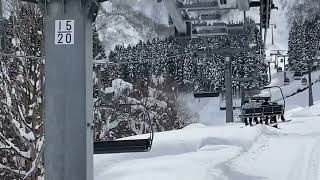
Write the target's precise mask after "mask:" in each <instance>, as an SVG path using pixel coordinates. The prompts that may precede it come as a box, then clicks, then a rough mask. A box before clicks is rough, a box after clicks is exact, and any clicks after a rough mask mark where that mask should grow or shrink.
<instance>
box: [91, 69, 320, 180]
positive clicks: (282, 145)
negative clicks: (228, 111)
mask: <svg viewBox="0 0 320 180" xmlns="http://www.w3.org/2000/svg"><path fill="white" fill-rule="evenodd" d="M277 76H279V77H277ZM274 77H275V79H276V78H281V74H278V75H275V76H274ZM298 84H299V83H291V85H288V86H287V87H291V89H292V88H297V87H299V85H298ZM278 85H281V84H278ZM289 89H290V88H284V91H285V94H289V93H290V91H289ZM313 90H314V100H315V102H316V103H315V105H314V106H312V107H306V106H307V99H308V98H307V97H308V93H307V91H304V92H302V93H298V94H296V95H294V96H291V97H289V98H287V108H286V110H287V111H286V115H285V117H286V119H291V120H292V121H291V122H289V123H283V124H279V127H280V129H275V128H272V127H269V126H266V125H256V126H253V127H244V125H243V124H240V123H233V124H227V125H226V124H225V123H224V121H225V120H224V118H225V117H224V113H225V112H224V111H220V110H219V103H218V102H219V98H208V99H203V100H201V101H200V102H199V101H198V100H193V99H192V97H188V96H186V98H187V99H188V98H189V102H190V104H189V106H190V107H191V108H193V110H194V111H197V112H199V114H200V119H201V122H202V124H192V125H189V126H187V127H185V128H183V129H181V130H175V131H169V132H161V133H156V134H155V139H154V144H153V147H152V150H151V152H146V153H130V154H111V155H95V156H94V166H95V179H96V180H104V179H106V178H112V179H113V180H126V179H131V180H140V179H146V178H152V179H154V180H164V179H165V180H176V179H184V180H194V179H197V180H212V179H218V180H248V179H249V180H260V179H266V180H274V179H277V180H289V179H290V180H292V179H293V180H302V179H303V180H316V179H319V178H320V129H319V127H320V121H319V120H320V110H319V109H320V94H319V92H320V83H315V84H314V86H313ZM205 124H207V125H205ZM208 125H211V126H208ZM212 125H214V126H212ZM142 136H143V135H141V136H137V137H130V138H140V137H142Z"/></svg>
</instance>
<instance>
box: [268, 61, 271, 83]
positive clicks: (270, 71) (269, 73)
mask: <svg viewBox="0 0 320 180" xmlns="http://www.w3.org/2000/svg"><path fill="white" fill-rule="evenodd" d="M268 68H269V82H271V66H270V62H268Z"/></svg>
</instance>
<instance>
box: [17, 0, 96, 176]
mask: <svg viewBox="0 0 320 180" xmlns="http://www.w3.org/2000/svg"><path fill="white" fill-rule="evenodd" d="M23 1H28V2H33V3H37V4H38V5H39V6H40V7H41V9H42V13H43V16H44V31H45V59H46V65H45V79H46V81H45V152H44V158H45V160H44V162H45V165H44V167H45V179H46V180H92V179H93V96H92V94H93V92H92V91H93V88H92V87H93V85H92V61H93V60H92V59H93V57H92V56H93V55H92V46H93V45H92V22H93V21H94V20H95V18H96V15H97V12H98V9H99V2H100V1H99V2H98V1H95V0H23Z"/></svg>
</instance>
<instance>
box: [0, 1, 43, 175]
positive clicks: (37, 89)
mask: <svg viewBox="0 0 320 180" xmlns="http://www.w3.org/2000/svg"><path fill="white" fill-rule="evenodd" d="M5 29H6V31H5V33H6V34H5V45H6V46H5V49H4V52H5V53H8V54H12V53H14V54H18V55H26V56H43V43H42V40H43V33H42V29H43V25H42V15H41V13H40V10H39V8H37V7H36V6H35V5H31V4H23V5H22V6H19V9H17V11H14V12H12V13H11V14H10V17H9V19H7V20H5ZM0 63H1V64H0V82H1V85H0V104H1V113H0V147H1V148H0V154H1V159H0V179H23V178H26V179H31V180H35V179H37V178H38V177H41V176H43V173H44V172H43V162H42V151H43V141H44V139H43V108H44V107H43V93H42V92H43V66H44V60H42V59H28V58H19V57H14V56H12V57H10V56H8V57H2V59H1V61H0Z"/></svg>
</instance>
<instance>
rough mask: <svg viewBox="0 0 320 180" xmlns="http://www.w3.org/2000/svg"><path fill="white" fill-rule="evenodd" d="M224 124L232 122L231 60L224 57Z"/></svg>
mask: <svg viewBox="0 0 320 180" xmlns="http://www.w3.org/2000/svg"><path fill="white" fill-rule="evenodd" d="M225 68H226V69H225V95H226V122H227V123H230V122H233V101H232V74H231V58H230V57H228V56H226V57H225Z"/></svg>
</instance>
